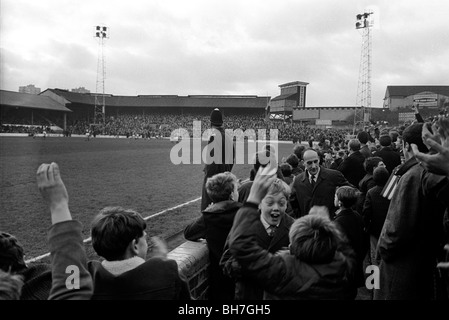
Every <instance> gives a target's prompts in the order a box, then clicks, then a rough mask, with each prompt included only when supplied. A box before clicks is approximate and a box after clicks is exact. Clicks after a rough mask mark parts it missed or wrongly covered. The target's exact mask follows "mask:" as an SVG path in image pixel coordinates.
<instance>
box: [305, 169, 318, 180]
mask: <svg viewBox="0 0 449 320" xmlns="http://www.w3.org/2000/svg"><path fill="white" fill-rule="evenodd" d="M320 171H321V167H318V171H317V172H316V174H315V181H316V180H317V179H318V176H319V175H320ZM311 176H312V175H311V174H310V172H309V170H307V177H308V179H309V180H310V177H311Z"/></svg>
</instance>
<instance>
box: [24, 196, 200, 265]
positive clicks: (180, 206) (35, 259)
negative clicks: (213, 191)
mask: <svg viewBox="0 0 449 320" xmlns="http://www.w3.org/2000/svg"><path fill="white" fill-rule="evenodd" d="M198 200H201V197H199V198H196V199H193V200H190V201H187V202H184V203H181V204H179V205H177V206H174V207H171V208H168V209H165V210H162V211H160V212H158V213H155V214H153V215H151V216H148V217H145V218H143V219H144V220H148V219H151V218H155V217H157V216H160V215H161V214H164V213H166V212H168V211H172V210H176V209H179V208H182V207H184V206H187V205H189V204H191V203H194V202H196V201H198ZM91 240H92V238H91V237H89V238H87V239H84V240H83V243H88V242H90V241H91ZM48 256H50V252H47V253H45V254H43V255H40V256H38V257H35V258H31V259H28V260H26V261H25V263H31V262H36V261H39V260H42V259H43V258H46V257H48Z"/></svg>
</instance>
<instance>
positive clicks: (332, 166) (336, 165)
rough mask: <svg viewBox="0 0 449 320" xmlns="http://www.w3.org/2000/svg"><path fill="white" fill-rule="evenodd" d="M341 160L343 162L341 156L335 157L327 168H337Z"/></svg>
mask: <svg viewBox="0 0 449 320" xmlns="http://www.w3.org/2000/svg"><path fill="white" fill-rule="evenodd" d="M342 162H343V158H337V159H335V160H334V161H333V162H332V163H331V165H330V167H329V169H332V170H337V169H338V167H339V166H340V164H341V163H342Z"/></svg>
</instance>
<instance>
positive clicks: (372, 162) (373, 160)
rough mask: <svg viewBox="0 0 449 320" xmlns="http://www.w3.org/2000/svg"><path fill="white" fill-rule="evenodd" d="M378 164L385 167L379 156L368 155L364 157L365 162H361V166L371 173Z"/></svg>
mask: <svg viewBox="0 0 449 320" xmlns="http://www.w3.org/2000/svg"><path fill="white" fill-rule="evenodd" d="M378 166H381V167H385V164H384V162H383V160H382V158H381V157H369V158H366V159H365V162H364V163H363V167H364V168H365V171H366V173H368V174H373V170H374V169H375V168H377V167H378Z"/></svg>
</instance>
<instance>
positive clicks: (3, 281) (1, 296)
mask: <svg viewBox="0 0 449 320" xmlns="http://www.w3.org/2000/svg"><path fill="white" fill-rule="evenodd" d="M22 288H23V276H21V275H18V274H12V273H10V272H4V271H3V270H0V300H20V295H21V293H22Z"/></svg>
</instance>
